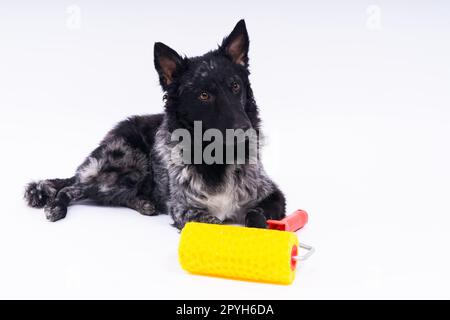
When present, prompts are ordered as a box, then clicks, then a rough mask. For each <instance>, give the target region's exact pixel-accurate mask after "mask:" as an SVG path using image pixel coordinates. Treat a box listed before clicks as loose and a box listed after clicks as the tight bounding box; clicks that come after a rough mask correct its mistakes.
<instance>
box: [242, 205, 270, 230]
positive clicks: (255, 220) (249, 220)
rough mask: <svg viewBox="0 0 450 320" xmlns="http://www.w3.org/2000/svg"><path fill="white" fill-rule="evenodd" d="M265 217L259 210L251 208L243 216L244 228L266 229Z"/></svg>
mask: <svg viewBox="0 0 450 320" xmlns="http://www.w3.org/2000/svg"><path fill="white" fill-rule="evenodd" d="M266 220H267V219H266V216H265V215H264V212H263V210H262V209H261V208H253V209H250V210H249V211H248V212H247V215H246V216H245V226H246V227H250V228H261V229H266V228H267V222H266Z"/></svg>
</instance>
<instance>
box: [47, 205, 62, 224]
mask: <svg viewBox="0 0 450 320" xmlns="http://www.w3.org/2000/svg"><path fill="white" fill-rule="evenodd" d="M44 212H45V217H46V218H47V220H48V221H51V222H55V221H58V220H61V219H63V218H64V217H65V216H66V214H67V207H65V206H58V205H50V206H46V207H45V208H44Z"/></svg>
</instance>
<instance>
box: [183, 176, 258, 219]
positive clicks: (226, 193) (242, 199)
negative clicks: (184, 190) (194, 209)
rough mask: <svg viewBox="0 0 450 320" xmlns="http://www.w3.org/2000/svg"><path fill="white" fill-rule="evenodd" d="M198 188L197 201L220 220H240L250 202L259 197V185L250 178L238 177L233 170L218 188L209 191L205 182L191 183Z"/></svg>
mask: <svg viewBox="0 0 450 320" xmlns="http://www.w3.org/2000/svg"><path fill="white" fill-rule="evenodd" d="M191 187H194V188H196V190H195V191H196V192H195V193H197V194H199V195H200V196H197V197H195V201H196V202H198V203H199V204H200V205H201V206H203V207H205V208H206V209H207V210H208V212H209V213H210V214H211V215H213V216H215V217H217V218H219V219H220V220H222V221H223V220H226V219H231V220H234V221H236V220H239V219H240V218H242V216H243V213H245V211H246V210H247V209H248V206H249V204H250V203H252V202H253V201H254V200H255V199H256V198H257V185H256V184H255V183H252V181H249V180H248V179H247V180H246V179H236V177H235V176H234V173H233V171H231V170H230V173H229V174H227V175H226V177H225V179H224V181H223V183H222V185H221V187H220V188H219V189H218V190H214V191H208V189H209V188H208V186H207V185H205V183H204V182H203V183H199V182H198V181H197V182H196V183H195V182H194V183H193V184H191Z"/></svg>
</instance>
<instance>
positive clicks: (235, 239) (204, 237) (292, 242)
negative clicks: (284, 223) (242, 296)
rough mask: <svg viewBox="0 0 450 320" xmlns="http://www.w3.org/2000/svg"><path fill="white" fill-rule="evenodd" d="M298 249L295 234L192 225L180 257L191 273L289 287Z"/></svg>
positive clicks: (183, 236)
mask: <svg viewBox="0 0 450 320" xmlns="http://www.w3.org/2000/svg"><path fill="white" fill-rule="evenodd" d="M297 248H298V239H297V236H296V234H295V233H293V232H287V231H278V230H268V229H256V228H245V227H237V226H227V225H216V224H206V223H198V222H189V223H187V224H186V226H185V227H184V228H183V231H182V232H181V239H180V244H179V248H178V255H179V260H180V264H181V266H182V267H183V269H185V270H187V271H189V272H191V273H196V274H203V275H210V276H217V277H226V278H234V279H241V280H250V281H258V282H270V283H279V284H290V283H292V281H294V277H295V265H293V264H292V262H291V260H292V259H291V256H292V253H293V252H294V253H296V252H297Z"/></svg>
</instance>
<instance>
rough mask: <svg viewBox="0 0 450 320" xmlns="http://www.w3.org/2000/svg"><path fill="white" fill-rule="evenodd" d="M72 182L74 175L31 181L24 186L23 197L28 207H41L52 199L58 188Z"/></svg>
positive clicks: (73, 181)
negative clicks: (65, 177) (66, 177)
mask: <svg viewBox="0 0 450 320" xmlns="http://www.w3.org/2000/svg"><path fill="white" fill-rule="evenodd" d="M74 183H75V177H72V178H68V179H47V180H41V181H37V182H31V183H29V184H28V185H27V186H26V188H25V194H24V198H25V201H26V202H27V204H28V205H29V206H30V207H33V208H43V207H44V206H45V205H47V204H48V203H50V202H52V201H53V199H54V198H55V196H56V194H57V192H58V191H59V190H61V189H62V188H64V187H67V186H70V185H72V184H74Z"/></svg>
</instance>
